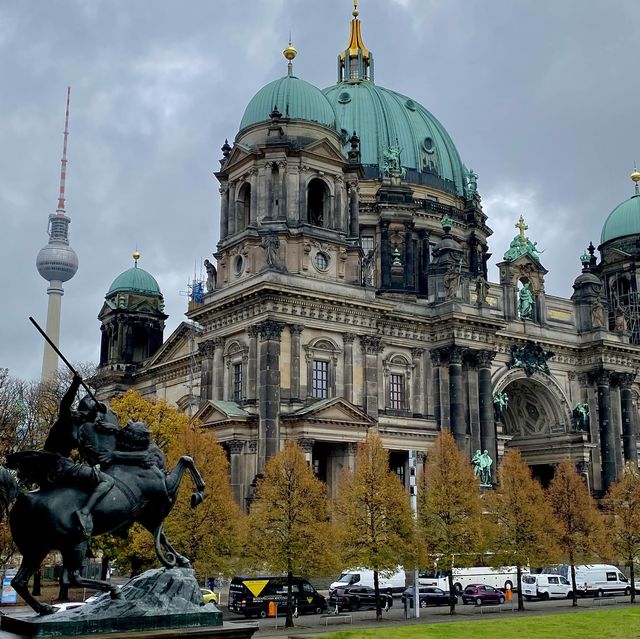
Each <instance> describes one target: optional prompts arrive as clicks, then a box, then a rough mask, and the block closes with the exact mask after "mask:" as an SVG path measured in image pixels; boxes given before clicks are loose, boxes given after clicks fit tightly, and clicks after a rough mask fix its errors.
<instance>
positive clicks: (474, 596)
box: [462, 584, 505, 606]
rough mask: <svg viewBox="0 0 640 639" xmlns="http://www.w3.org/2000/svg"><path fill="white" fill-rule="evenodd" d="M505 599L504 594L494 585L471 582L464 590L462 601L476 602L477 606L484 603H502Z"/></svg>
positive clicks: (465, 602) (464, 602) (466, 602)
mask: <svg viewBox="0 0 640 639" xmlns="http://www.w3.org/2000/svg"><path fill="white" fill-rule="evenodd" d="M504 601H505V597H504V594H503V593H502V592H501V591H500V590H496V589H495V588H494V587H493V586H485V585H484V584H471V585H470V586H467V587H466V588H465V589H464V590H463V591H462V603H463V604H468V603H474V604H476V606H482V605H484V604H502V603H504Z"/></svg>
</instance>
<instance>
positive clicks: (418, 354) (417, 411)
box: [411, 348, 427, 417]
mask: <svg viewBox="0 0 640 639" xmlns="http://www.w3.org/2000/svg"><path fill="white" fill-rule="evenodd" d="M411 358H412V360H413V406H412V407H411V411H412V412H413V416H414V417H423V416H424V415H425V414H426V412H427V411H426V407H425V403H424V366H423V365H422V363H423V360H424V348H412V349H411Z"/></svg>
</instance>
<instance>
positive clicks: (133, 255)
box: [131, 249, 140, 268]
mask: <svg viewBox="0 0 640 639" xmlns="http://www.w3.org/2000/svg"><path fill="white" fill-rule="evenodd" d="M131 257H132V258H133V261H134V262H135V266H136V268H137V266H138V260H139V259H140V253H139V251H138V249H136V250H135V251H134V252H133V253H131Z"/></svg>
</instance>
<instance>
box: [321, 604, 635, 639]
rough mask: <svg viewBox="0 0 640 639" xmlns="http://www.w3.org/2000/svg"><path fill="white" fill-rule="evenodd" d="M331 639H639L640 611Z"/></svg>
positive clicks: (386, 630)
mask: <svg viewBox="0 0 640 639" xmlns="http://www.w3.org/2000/svg"><path fill="white" fill-rule="evenodd" d="M328 637H331V639H425V638H428V639H431V638H432V637H433V638H434V639H458V638H459V637H460V638H464V639H533V638H537V637H554V638H559V639H587V638H591V637H594V638H597V639H631V638H633V639H639V638H640V608H624V609H622V610H605V611H600V610H598V611H589V612H572V613H563V614H558V615H553V614H552V615H540V616H535V617H513V616H509V617H507V616H506V615H500V618H499V619H492V620H487V621H485V620H473V621H471V620H470V621H452V622H451V623H433V624H413V625H410V626H402V627H396V628H394V627H393V626H391V625H389V624H384V626H383V627H381V628H380V629H379V630H378V629H376V630H353V631H344V632H336V633H332V634H331V635H328Z"/></svg>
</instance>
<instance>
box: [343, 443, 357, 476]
mask: <svg viewBox="0 0 640 639" xmlns="http://www.w3.org/2000/svg"><path fill="white" fill-rule="evenodd" d="M345 449H346V450H345V453H346V459H347V468H348V469H349V470H350V471H351V472H353V471H354V470H355V468H356V453H357V452H358V444H356V443H355V442H347V443H346V444H345Z"/></svg>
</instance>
